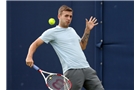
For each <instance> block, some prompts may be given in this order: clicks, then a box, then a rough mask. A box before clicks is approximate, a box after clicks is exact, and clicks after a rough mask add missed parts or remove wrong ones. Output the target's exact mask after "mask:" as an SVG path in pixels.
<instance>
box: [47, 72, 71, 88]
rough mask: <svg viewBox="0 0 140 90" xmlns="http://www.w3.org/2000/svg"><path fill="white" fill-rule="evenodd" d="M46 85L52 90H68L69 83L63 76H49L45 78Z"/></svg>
mask: <svg viewBox="0 0 140 90" xmlns="http://www.w3.org/2000/svg"><path fill="white" fill-rule="evenodd" d="M47 85H48V86H49V87H50V88H51V89H53V90H69V89H70V88H71V83H70V81H69V80H68V79H66V78H64V77H63V76H58V75H50V76H49V77H48V78H47Z"/></svg>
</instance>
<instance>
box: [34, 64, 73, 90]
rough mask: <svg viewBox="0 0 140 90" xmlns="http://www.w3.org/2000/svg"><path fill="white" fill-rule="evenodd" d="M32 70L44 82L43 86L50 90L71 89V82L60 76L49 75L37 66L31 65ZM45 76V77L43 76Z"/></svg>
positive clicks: (55, 74)
mask: <svg viewBox="0 0 140 90" xmlns="http://www.w3.org/2000/svg"><path fill="white" fill-rule="evenodd" d="M33 68H34V69H35V70H37V71H39V72H40V73H41V75H42V76H43V78H44V80H45V84H46V85H47V87H48V88H49V89H50V90H70V89H71V87H72V84H71V81H70V80H69V79H68V78H67V77H65V76H64V75H62V74H58V73H50V72H46V71H44V70H41V69H40V68H39V67H38V66H36V65H33ZM45 74H47V77H46V76H45Z"/></svg>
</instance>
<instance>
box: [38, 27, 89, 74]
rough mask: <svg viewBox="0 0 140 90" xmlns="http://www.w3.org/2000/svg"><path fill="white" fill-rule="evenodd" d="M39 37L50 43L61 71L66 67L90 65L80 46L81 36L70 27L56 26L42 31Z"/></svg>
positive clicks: (85, 66)
mask: <svg viewBox="0 0 140 90" xmlns="http://www.w3.org/2000/svg"><path fill="white" fill-rule="evenodd" d="M40 38H41V39H42V40H43V41H44V42H45V43H50V44H51V45H52V47H53V48H54V50H55V52H56V54H57V55H58V57H59V59H60V62H61V65H62V69H63V73H65V72H66V71H67V70H68V69H79V68H87V67H90V65H89V63H88V62H87V60H86V57H85V54H84V52H83V50H82V48H81V46H80V40H81V38H80V37H79V36H78V34H77V33H76V31H75V30H74V29H73V28H72V27H68V28H62V27H60V26H56V27H54V28H50V29H48V30H46V31H44V32H43V34H42V35H41V36H40Z"/></svg>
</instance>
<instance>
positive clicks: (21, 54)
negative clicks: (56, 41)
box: [6, 1, 134, 90]
mask: <svg viewBox="0 0 140 90" xmlns="http://www.w3.org/2000/svg"><path fill="white" fill-rule="evenodd" d="M6 4H7V8H6V9H7V32H6V33H7V35H6V39H7V90H49V89H48V88H47V87H46V85H45V83H44V80H43V78H42V76H41V75H40V74H39V73H37V72H36V71H35V70H34V69H31V68H29V67H27V66H26V64H25V59H26V55H27V52H28V48H29V46H30V44H31V43H32V42H33V41H34V40H35V39H36V38H38V37H39V36H40V35H41V34H42V33H43V32H44V31H45V30H47V29H48V28H52V27H55V26H56V25H57V24H58V19H57V13H58V8H59V7H60V6H61V5H64V4H65V5H68V6H69V7H71V8H72V9H73V10H74V13H73V20H72V23H71V25H70V26H71V27H73V28H74V29H75V30H76V32H77V33H78V34H79V36H81V37H82V35H83V33H84V29H85V18H87V19H89V18H90V16H94V17H96V18H97V20H98V23H99V24H98V25H97V26H96V27H95V28H93V30H92V32H91V34H90V38H89V42H88V45H87V48H86V50H84V53H85V55H86V57H87V60H88V62H89V64H90V65H91V67H92V68H94V69H95V70H96V71H97V75H98V76H99V78H100V80H101V81H102V84H103V86H104V88H105V90H134V1H7V2H6ZM51 17H53V18H55V20H56V24H55V25H53V26H50V25H49V24H48V19H49V18H51ZM34 61H35V63H36V64H37V65H38V66H40V68H42V69H44V70H46V71H50V72H57V73H62V68H61V65H60V62H59V59H58V57H57V55H56V53H55V51H54V50H53V48H52V46H51V45H50V44H45V43H44V44H43V45H42V46H40V47H39V48H38V49H37V51H36V52H35V54H34ZM83 90H85V89H84V88H83Z"/></svg>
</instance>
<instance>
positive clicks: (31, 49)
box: [26, 38, 44, 67]
mask: <svg viewBox="0 0 140 90" xmlns="http://www.w3.org/2000/svg"><path fill="white" fill-rule="evenodd" d="M43 42H44V41H43V40H41V39H40V38H38V39H36V40H35V41H34V42H33V43H32V44H31V45H30V47H29V49H28V54H27V57H26V65H27V66H29V67H32V66H33V63H34V61H33V54H34V52H35V51H36V49H37V48H38V47H39V46H40V45H41V44H43Z"/></svg>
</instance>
